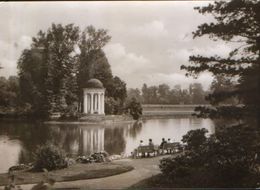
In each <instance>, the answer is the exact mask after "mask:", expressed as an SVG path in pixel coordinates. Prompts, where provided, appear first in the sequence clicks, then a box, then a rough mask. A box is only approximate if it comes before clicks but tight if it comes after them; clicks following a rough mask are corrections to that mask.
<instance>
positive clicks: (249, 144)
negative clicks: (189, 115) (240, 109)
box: [160, 125, 260, 188]
mask: <svg viewBox="0 0 260 190" xmlns="http://www.w3.org/2000/svg"><path fill="white" fill-rule="evenodd" d="M205 133H206V131H205V130H203V129H198V130H194V131H190V132H188V133H187V134H186V135H184V136H183V139H182V141H183V142H186V143H187V144H188V146H187V149H186V151H185V153H184V154H182V155H179V156H177V157H171V158H165V159H162V160H161V162H160V169H161V171H162V175H163V180H164V181H165V182H166V183H167V184H168V185H169V186H168V187H186V188H188V187H194V188H195V187H198V188H212V187H218V188H224V187H229V188H231V187H232V188H235V187H246V188H248V187H258V186H259V185H258V183H259V182H260V180H259V177H260V170H259V160H258V159H257V158H258V156H257V155H258V153H259V151H258V150H259V145H258V144H257V142H256V141H257V139H259V135H258V133H256V131H255V130H254V129H252V128H250V127H248V126H243V125H237V126H233V127H227V128H225V129H224V130H223V131H218V132H217V133H216V134H214V135H211V136H210V137H209V138H206V137H205ZM195 137H196V138H195Z"/></svg>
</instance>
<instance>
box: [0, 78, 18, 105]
mask: <svg viewBox="0 0 260 190" xmlns="http://www.w3.org/2000/svg"><path fill="white" fill-rule="evenodd" d="M18 88H19V83H18V78H17V77H15V76H10V77H9V78H8V79H6V78H5V77H0V89H1V91H0V107H8V108H14V107H15V106H16V105H17V104H18V103H19V102H18V100H19V98H18V96H19V91H18Z"/></svg>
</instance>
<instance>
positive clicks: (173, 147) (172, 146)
mask: <svg viewBox="0 0 260 190" xmlns="http://www.w3.org/2000/svg"><path fill="white" fill-rule="evenodd" d="M164 150H167V153H168V151H170V153H176V152H180V151H182V150H183V146H182V145H181V144H180V143H179V142H174V143H165V144H164V145H163V151H164Z"/></svg>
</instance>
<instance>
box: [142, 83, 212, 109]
mask: <svg viewBox="0 0 260 190" xmlns="http://www.w3.org/2000/svg"><path fill="white" fill-rule="evenodd" d="M207 94H208V92H207V91H205V90H203V88H202V85H201V84H200V83H194V84H190V86H189V89H181V86H180V85H176V86H174V88H173V89H170V87H169V85H167V84H160V85H158V86H147V84H143V87H142V97H141V98H139V99H140V100H142V103H144V104H207V103H208V102H207V101H206V100H205V96H206V95H207Z"/></svg>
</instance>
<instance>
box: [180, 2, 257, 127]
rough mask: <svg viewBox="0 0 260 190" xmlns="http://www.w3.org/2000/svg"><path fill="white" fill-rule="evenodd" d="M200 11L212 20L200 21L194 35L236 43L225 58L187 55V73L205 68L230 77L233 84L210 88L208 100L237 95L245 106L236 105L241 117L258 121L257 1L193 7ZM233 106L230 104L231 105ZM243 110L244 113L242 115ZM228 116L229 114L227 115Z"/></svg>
mask: <svg viewBox="0 0 260 190" xmlns="http://www.w3.org/2000/svg"><path fill="white" fill-rule="evenodd" d="M196 9H197V10H198V11H199V12H200V13H201V14H212V15H213V16H214V18H215V21H216V22H211V23H204V24H202V25H200V26H199V27H198V30H197V31H195V32H194V33H193V34H194V37H201V36H205V35H207V36H209V37H210V38H211V39H213V40H215V41H216V40H223V41H226V42H230V43H237V48H234V49H233V50H232V51H231V52H230V54H229V56H228V57H219V56H217V55H215V56H211V57H205V56H201V55H196V56H191V57H190V61H191V62H192V63H193V65H191V66H182V69H186V70H187V71H188V72H189V75H197V74H199V73H200V72H203V71H208V72H211V73H212V74H213V75H215V76H216V77H217V76H218V75H221V77H223V79H224V80H228V79H229V78H231V77H232V78H234V79H237V80H236V84H234V85H232V87H231V88H230V89H228V90H227V89H225V90H224V91H221V92H220V91H219V90H214V91H213V93H212V94H211V95H210V96H209V100H211V101H212V103H213V104H214V103H216V102H223V101H224V100H226V99H230V98H237V99H238V100H239V101H238V103H242V104H244V105H246V106H244V107H237V109H236V110H237V111H238V112H241V113H243V114H241V115H242V118H241V119H244V120H245V119H247V118H249V117H250V118H251V119H249V120H252V122H253V123H254V124H255V125H256V124H257V123H259V122H258V121H256V118H259V117H258V116H259V105H260V98H259V82H260V79H259V73H260V64H259V61H260V57H259V51H260V37H259V33H258V31H259V26H260V25H259V21H260V19H259V17H260V16H259V12H260V2H259V1H247V0H238V1H235V0H233V1H230V2H224V1H217V2H215V3H214V4H209V5H208V6H205V7H201V8H200V7H197V8H196ZM234 106H236V105H230V106H229V107H234ZM230 109H232V108H230ZM209 111H210V110H205V109H201V115H203V114H208V112H209ZM244 113H246V114H244ZM225 114H226V112H222V109H219V110H218V115H219V116H221V115H223V116H225ZM230 118H231V116H230Z"/></svg>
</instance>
